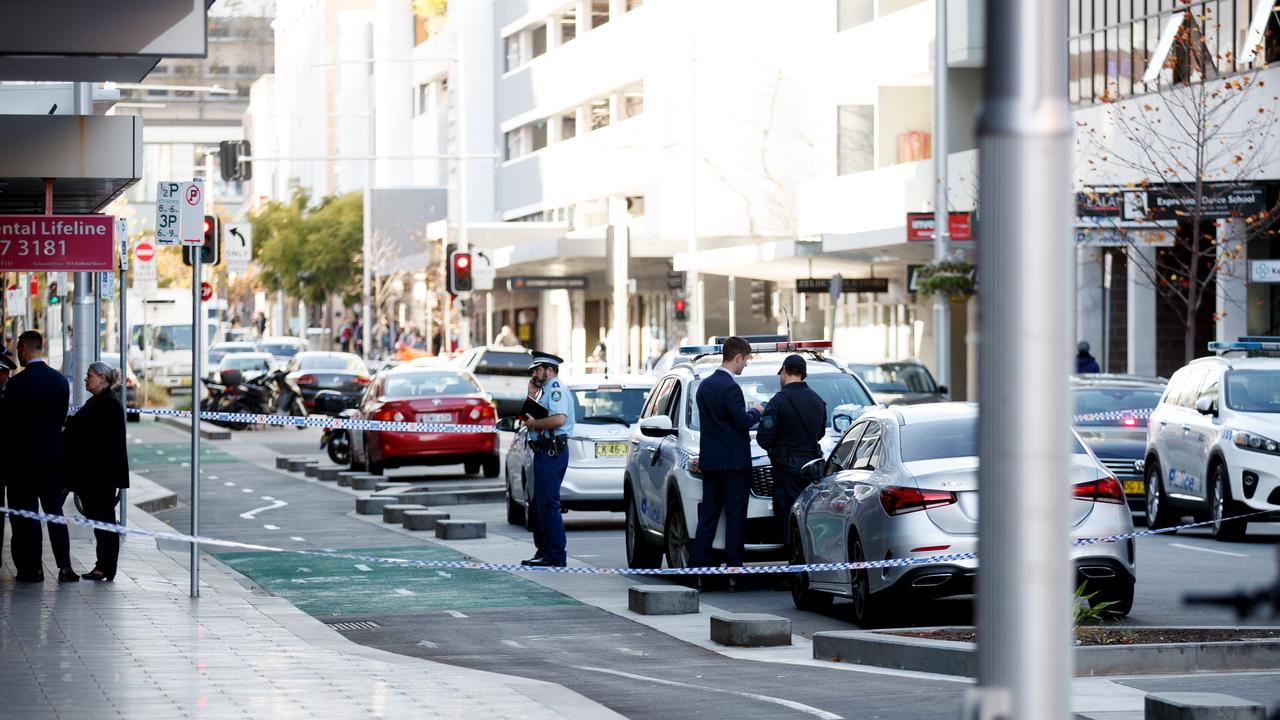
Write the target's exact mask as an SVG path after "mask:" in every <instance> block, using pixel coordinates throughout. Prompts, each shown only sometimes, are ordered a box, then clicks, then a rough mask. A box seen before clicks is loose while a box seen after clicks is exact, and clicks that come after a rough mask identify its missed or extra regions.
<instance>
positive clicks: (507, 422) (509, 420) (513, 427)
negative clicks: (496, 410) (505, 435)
mask: <svg viewBox="0 0 1280 720" xmlns="http://www.w3.org/2000/svg"><path fill="white" fill-rule="evenodd" d="M497 427H498V432H515V431H517V430H519V429H520V427H519V425H518V423H516V418H515V416H514V415H508V416H507V417H504V418H500V419H499V420H498V424H497Z"/></svg>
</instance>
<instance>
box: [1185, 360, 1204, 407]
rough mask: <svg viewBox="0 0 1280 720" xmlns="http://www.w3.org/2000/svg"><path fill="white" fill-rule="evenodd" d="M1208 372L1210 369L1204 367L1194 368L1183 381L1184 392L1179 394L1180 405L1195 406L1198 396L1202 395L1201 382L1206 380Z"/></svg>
mask: <svg viewBox="0 0 1280 720" xmlns="http://www.w3.org/2000/svg"><path fill="white" fill-rule="evenodd" d="M1207 372H1208V370H1207V369H1205V368H1203V367H1199V368H1192V370H1191V373H1190V374H1188V375H1187V379H1186V380H1185V381H1184V382H1183V383H1182V394H1180V395H1179V396H1178V404H1179V405H1181V406H1182V407H1184V408H1192V409H1194V408H1195V406H1196V398H1198V397H1200V383H1202V382H1204V376H1205V374H1206V373H1207Z"/></svg>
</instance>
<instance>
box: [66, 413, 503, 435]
mask: <svg viewBox="0 0 1280 720" xmlns="http://www.w3.org/2000/svg"><path fill="white" fill-rule="evenodd" d="M76 409H77V408H71V410H72V412H74V411H75V410H76ZM128 412H129V414H131V415H157V416H163V417H178V418H189V417H191V411H190V410H163V409H158V408H129V410H128ZM200 419H201V420H209V421H213V422H240V423H246V424H249V425H281V426H285V427H318V428H340V429H343V430H379V431H384V432H407V433H496V432H498V428H497V427H495V426H493V425H463V424H457V423H417V422H413V423H411V422H391V421H387V420H350V419H347V418H335V417H327V416H324V415H308V416H307V417H297V416H295V415H258V414H250V413H226V412H214V411H211V410H201V411H200Z"/></svg>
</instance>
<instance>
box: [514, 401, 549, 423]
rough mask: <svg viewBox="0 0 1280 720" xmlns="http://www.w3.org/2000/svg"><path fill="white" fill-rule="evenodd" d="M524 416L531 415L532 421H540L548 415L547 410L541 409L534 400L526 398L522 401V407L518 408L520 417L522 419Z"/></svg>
mask: <svg viewBox="0 0 1280 720" xmlns="http://www.w3.org/2000/svg"><path fill="white" fill-rule="evenodd" d="M525 415H531V416H532V417H533V419H534V420H542V419H543V418H545V417H547V416H548V415H550V413H548V412H547V409H546V408H544V407H542V405H541V404H540V403H539V402H538V401H537V400H534V399H533V398H531V397H526V398H525V399H524V405H522V406H521V407H520V417H524V416H525Z"/></svg>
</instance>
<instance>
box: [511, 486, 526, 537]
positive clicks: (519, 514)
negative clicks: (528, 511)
mask: <svg viewBox="0 0 1280 720" xmlns="http://www.w3.org/2000/svg"><path fill="white" fill-rule="evenodd" d="M524 516H525V507H524V506H523V505H521V504H520V503H518V502H516V499H515V496H513V495H512V494H511V488H510V486H508V487H507V524H508V525H515V526H516V527H524V524H525V517H524Z"/></svg>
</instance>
